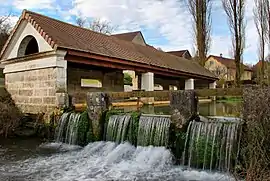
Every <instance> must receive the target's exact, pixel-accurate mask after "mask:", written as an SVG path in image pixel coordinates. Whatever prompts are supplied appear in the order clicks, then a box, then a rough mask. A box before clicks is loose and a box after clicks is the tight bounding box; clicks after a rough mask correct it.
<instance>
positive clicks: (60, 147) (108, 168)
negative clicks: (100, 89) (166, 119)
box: [0, 103, 235, 181]
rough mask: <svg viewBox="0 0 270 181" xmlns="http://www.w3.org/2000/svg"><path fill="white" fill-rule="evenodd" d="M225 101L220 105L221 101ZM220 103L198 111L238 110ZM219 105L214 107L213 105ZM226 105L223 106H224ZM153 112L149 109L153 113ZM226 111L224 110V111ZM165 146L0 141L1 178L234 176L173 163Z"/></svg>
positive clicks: (200, 179) (67, 180) (209, 180)
mask: <svg viewBox="0 0 270 181" xmlns="http://www.w3.org/2000/svg"><path fill="white" fill-rule="evenodd" d="M221 105H222V106H221ZM225 105H226V104H224V103H222V104H220V103H214V104H213V103H208V104H207V103H204V104H203V105H202V103H201V104H200V113H201V114H202V115H205V114H206V115H211V113H214V114H213V115H214V116H219V115H221V114H223V115H224V111H225V112H226V114H227V115H234V114H235V113H234V112H233V111H231V110H235V109H234V108H229V106H227V107H226V106H225ZM213 106H214V107H215V109H214V110H215V111H214V112H211V110H213ZM224 107H225V108H224ZM142 110H143V112H145V113H152V112H153V110H154V113H163V114H167V113H168V110H169V109H168V106H167V107H166V106H164V107H161V106H158V107H144V108H143V109H142ZM149 111H150V112H149ZM226 114H225V115H226ZM172 160H173V156H172V154H171V152H170V151H169V150H167V149H166V148H164V147H153V146H148V147H140V146H139V147H137V148H136V147H134V146H132V145H130V144H129V143H123V144H119V145H117V144H115V143H114V142H104V141H101V142H94V143H90V144H89V145H87V146H86V147H84V148H81V147H78V146H70V145H66V144H58V143H44V142H43V140H40V139H34V138H31V139H2V140H0V181H7V180H14V181H73V180H74V181H109V180H110V181H111V180H117V181H122V180H123V181H124V180H142V181H144V180H151V181H152V180H153V181H154V180H164V181H191V180H192V181H216V180H220V181H230V180H234V179H233V178H231V177H229V176H228V175H227V174H225V173H219V172H207V171H201V170H194V169H187V168H184V167H182V166H178V165H174V164H173V161H172Z"/></svg>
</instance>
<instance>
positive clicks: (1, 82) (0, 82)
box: [0, 78, 5, 87]
mask: <svg viewBox="0 0 270 181" xmlns="http://www.w3.org/2000/svg"><path fill="white" fill-rule="evenodd" d="M4 86H5V79H4V78H0V87H4Z"/></svg>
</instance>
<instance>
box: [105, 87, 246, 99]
mask: <svg viewBox="0 0 270 181" xmlns="http://www.w3.org/2000/svg"><path fill="white" fill-rule="evenodd" d="M194 91H195V95H196V96H197V97H210V96H242V92H243V89H242V88H227V89H197V90H194ZM170 92H173V91H132V92H110V93H108V94H109V97H110V98H111V99H112V100H120V99H127V98H131V97H139V98H141V97H154V98H161V99H168V98H169V96H170Z"/></svg>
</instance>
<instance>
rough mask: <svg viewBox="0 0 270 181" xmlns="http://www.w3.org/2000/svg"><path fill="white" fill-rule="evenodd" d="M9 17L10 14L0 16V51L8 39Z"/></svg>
mask: <svg viewBox="0 0 270 181" xmlns="http://www.w3.org/2000/svg"><path fill="white" fill-rule="evenodd" d="M9 17H10V15H7V16H3V17H0V51H1V50H2V48H3V46H4V44H5V43H6V41H7V39H8V36H9V31H10V29H11V26H10V23H9Z"/></svg>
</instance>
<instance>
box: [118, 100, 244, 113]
mask: <svg viewBox="0 0 270 181" xmlns="http://www.w3.org/2000/svg"><path fill="white" fill-rule="evenodd" d="M241 106H242V102H216V101H212V102H200V103H199V106H198V109H199V113H200V115H202V116H225V117H239V114H240V111H241ZM115 109H120V110H122V111H124V112H130V111H136V110H137V107H136V106H127V107H118V108H115ZM140 110H141V111H142V113H145V114H170V107H169V106H168V105H164V106H153V105H145V106H143V107H142V108H141V109H140Z"/></svg>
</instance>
